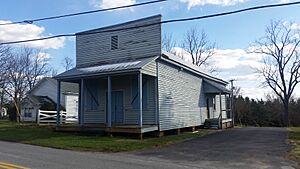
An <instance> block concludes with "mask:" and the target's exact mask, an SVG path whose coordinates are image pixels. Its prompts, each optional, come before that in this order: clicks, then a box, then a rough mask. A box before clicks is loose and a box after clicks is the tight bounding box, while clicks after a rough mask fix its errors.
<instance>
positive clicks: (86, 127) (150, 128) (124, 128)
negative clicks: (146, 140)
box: [56, 124, 158, 133]
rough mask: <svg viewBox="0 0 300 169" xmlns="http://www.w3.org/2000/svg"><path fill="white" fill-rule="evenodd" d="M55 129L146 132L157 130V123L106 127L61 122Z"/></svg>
mask: <svg viewBox="0 0 300 169" xmlns="http://www.w3.org/2000/svg"><path fill="white" fill-rule="evenodd" d="M56 131H69V132H89V131H95V132H96V131H103V132H108V133H146V132H151V131H158V126H157V125H143V127H142V128H140V127H139V126H137V125H113V126H112V127H107V126H106V125H104V124H86V125H84V126H80V125H79V124H78V125H74V124H72V125H71V124H62V125H60V126H56Z"/></svg>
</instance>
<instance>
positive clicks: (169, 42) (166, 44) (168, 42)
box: [162, 33, 176, 52]
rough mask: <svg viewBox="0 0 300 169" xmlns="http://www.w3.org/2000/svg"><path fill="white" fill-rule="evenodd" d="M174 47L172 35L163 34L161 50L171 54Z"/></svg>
mask: <svg viewBox="0 0 300 169" xmlns="http://www.w3.org/2000/svg"><path fill="white" fill-rule="evenodd" d="M175 46H176V41H175V40H174V38H173V35H172V34H167V33H165V34H164V35H163V37H162V48H163V49H164V50H165V51H167V52H171V50H172V49H173V48H174V47H175Z"/></svg>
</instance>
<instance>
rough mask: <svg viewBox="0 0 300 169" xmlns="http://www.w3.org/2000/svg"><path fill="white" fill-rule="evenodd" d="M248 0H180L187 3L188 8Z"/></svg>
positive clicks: (230, 3) (231, 3)
mask: <svg viewBox="0 0 300 169" xmlns="http://www.w3.org/2000/svg"><path fill="white" fill-rule="evenodd" d="M245 1H246V0H180V2H183V3H186V4H187V6H188V9H191V8H192V7H195V6H205V5H218V6H230V5H235V4H237V3H243V2H245Z"/></svg>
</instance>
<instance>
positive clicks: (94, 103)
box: [86, 80, 99, 111]
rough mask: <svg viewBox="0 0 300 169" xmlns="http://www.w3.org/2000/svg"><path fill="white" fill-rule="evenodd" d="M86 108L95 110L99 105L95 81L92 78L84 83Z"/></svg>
mask: <svg viewBox="0 0 300 169" xmlns="http://www.w3.org/2000/svg"><path fill="white" fill-rule="evenodd" d="M86 89H87V92H86V109H87V110H89V111H96V110H98V107H99V101H98V88H97V81H96V80H92V81H90V82H88V83H86Z"/></svg>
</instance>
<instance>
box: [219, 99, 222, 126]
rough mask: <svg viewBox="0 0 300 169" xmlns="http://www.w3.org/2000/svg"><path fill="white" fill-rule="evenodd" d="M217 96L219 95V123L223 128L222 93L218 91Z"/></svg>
mask: <svg viewBox="0 0 300 169" xmlns="http://www.w3.org/2000/svg"><path fill="white" fill-rule="evenodd" d="M219 97H220V123H221V126H220V128H221V129H222V128H223V123H222V119H223V117H222V95H221V93H219Z"/></svg>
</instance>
